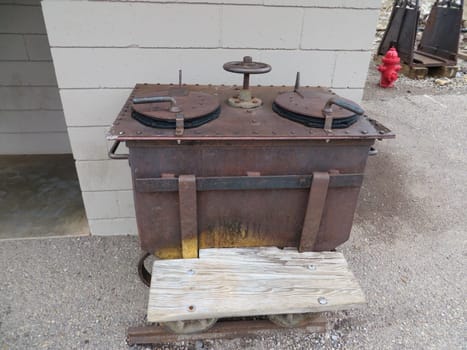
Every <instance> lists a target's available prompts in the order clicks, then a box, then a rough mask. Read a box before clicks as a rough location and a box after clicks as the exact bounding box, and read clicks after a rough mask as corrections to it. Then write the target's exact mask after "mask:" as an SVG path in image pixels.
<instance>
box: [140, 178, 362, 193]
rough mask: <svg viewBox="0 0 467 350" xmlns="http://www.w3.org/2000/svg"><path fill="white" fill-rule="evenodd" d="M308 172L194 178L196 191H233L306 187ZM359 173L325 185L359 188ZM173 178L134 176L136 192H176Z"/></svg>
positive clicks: (176, 187) (332, 179)
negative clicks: (303, 173)
mask: <svg viewBox="0 0 467 350" xmlns="http://www.w3.org/2000/svg"><path fill="white" fill-rule="evenodd" d="M312 181H313V176H312V175H279V176H219V177H197V178H196V190H197V191H225V190H228V191H235V190H240V191H244V190H273V189H306V188H310V186H311V184H312ZM362 181H363V174H335V175H334V174H333V175H331V176H330V179H329V187H360V186H361V185H362ZM178 186H179V181H178V179H177V178H169V177H156V178H142V179H135V190H136V191H137V192H175V191H178Z"/></svg>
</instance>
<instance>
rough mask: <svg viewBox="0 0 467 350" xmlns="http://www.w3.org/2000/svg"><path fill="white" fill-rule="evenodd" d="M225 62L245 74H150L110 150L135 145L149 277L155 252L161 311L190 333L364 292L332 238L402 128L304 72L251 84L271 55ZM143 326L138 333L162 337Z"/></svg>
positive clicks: (294, 319) (324, 306)
mask: <svg viewBox="0 0 467 350" xmlns="http://www.w3.org/2000/svg"><path fill="white" fill-rule="evenodd" d="M224 69H226V70H228V71H231V72H235V73H242V74H244V81H243V86H242V87H236V86H211V85H208V86H206V85H204V86H198V85H185V84H182V83H181V81H180V82H179V84H178V85H159V84H137V85H136V86H135V88H134V89H133V91H132V93H131V94H130V96H129V98H128V100H127V102H126V103H125V105H124V106H123V108H122V110H121V112H120V114H119V115H118V117H117V118H116V120H115V122H114V124H113V126H112V128H111V130H110V132H109V139H111V140H114V141H115V143H114V146H113V147H112V149H111V151H110V157H111V158H122V157H125V156H122V155H119V154H117V153H116V151H117V147H118V144H119V143H120V142H123V141H124V142H126V145H127V146H128V148H129V162H130V166H131V173H132V178H133V188H134V199H135V208H136V218H137V225H138V232H139V238H140V242H141V248H142V250H143V251H144V252H145V254H144V256H143V259H142V260H141V261H140V264H139V271H140V276H141V278H142V280H143V281H144V282H145V283H147V284H149V280H150V274H149V272H148V271H147V270H146V268H145V267H144V258H145V257H146V256H147V255H148V254H151V255H152V254H154V255H155V256H156V257H157V258H160V259H158V260H156V261H155V262H154V266H153V278H152V285H151V293H150V294H151V296H150V303H149V312H148V319H149V320H150V321H153V322H163V323H164V324H165V326H167V327H168V328H170V329H171V330H173V331H175V332H180V333H189V332H195V331H200V330H206V329H208V328H209V327H211V326H212V325H213V324H214V323H215V320H216V319H217V318H219V317H229V316H230V317H231V316H252V315H265V314H269V315H271V314H273V315H276V316H270V319H271V320H272V321H273V322H275V323H276V324H278V325H281V326H284V325H285V326H287V325H288V326H297V325H302V324H304V321H305V320H306V319H309V317H308V316H306V315H309V313H310V312H316V311H325V310H334V309H339V308H342V307H346V306H350V305H354V304H359V303H361V302H363V301H364V297H363V294H362V292H361V290H360V288H359V286H358V283H357V282H356V280H355V278H354V277H353V275H352V274H351V272H350V271H349V270H348V268H347V265H346V263H345V259H344V258H343V256H342V254H341V253H337V252H334V251H333V250H334V249H335V248H336V247H337V246H338V245H340V244H342V243H343V242H345V241H346V240H347V239H348V238H349V234H350V231H351V227H352V220H353V215H354V211H355V208H356V205H357V200H358V194H359V190H360V187H361V184H362V181H363V172H364V169H365V164H366V161H367V158H368V154H369V151H370V148H371V146H372V145H373V144H374V142H375V140H381V139H386V138H393V137H394V135H393V134H392V133H391V132H390V131H389V130H388V129H387V128H385V127H384V126H383V125H381V124H379V123H378V122H376V121H375V120H372V119H370V118H368V117H367V116H366V115H365V114H364V111H363V110H362V108H361V107H360V106H358V105H357V104H355V103H354V102H352V101H350V100H347V99H344V98H341V97H338V96H337V95H335V94H334V93H332V92H331V91H330V90H328V89H325V88H321V87H301V86H300V84H299V74H297V77H296V83H295V86H294V87H274V86H255V87H250V84H249V80H250V74H259V73H266V72H268V71H269V70H270V69H271V67H270V66H269V65H267V64H264V63H258V62H253V61H252V60H251V58H250V57H245V58H244V60H243V61H239V62H228V63H226V64H225V65H224ZM278 248H280V249H278ZM282 248H287V249H282ZM318 252H320V253H318ZM245 262H249V263H248V264H245ZM333 269H335V270H333ZM307 276H308V277H307ZM233 281H235V283H234V282H233ZM307 281H311V282H310V283H311V284H307V283H308V282H307ZM330 282H331V283H330ZM284 283H285V284H286V285H287V288H285V290H284V289H283V288H282V287H281V285H282V286H283V285H284ZM320 283H323V284H320ZM326 283H327V284H326ZM313 286H314V287H313ZM317 286H321V287H320V288H321V289H320V288H318V287H317ZM244 288H249V292H246V291H245V289H244ZM313 288H315V290H313ZM339 288H341V290H340V291H338V289H339ZM271 291H275V292H271ZM291 291H293V292H291ZM341 292H342V293H343V294H339V293H341ZM316 293H318V294H316ZM344 295H345V298H344ZM167 298H168V299H167ZM187 298H188V299H189V300H191V301H189V300H187ZM222 298H224V300H221V299H222ZM246 299H249V300H250V301H253V302H252V303H251V302H250V303H248V302H246V301H245V300H246ZM264 300H269V302H263V301H264ZM303 300H305V302H304V301H303ZM297 303H301V305H300V307H296V305H297ZM247 304H248V305H247ZM273 305H274V306H273ZM294 305H295V306H294ZM277 315H280V316H277ZM236 327H237V328H238V325H237V326H236ZM249 329H251V328H249ZM224 331H225V330H224ZM141 332H143V333H144V332H145V331H144V330H143V331H141V330H138V329H136V330H135V329H134V330H133V333H132V334H133V336H134V337H135V338H134V339H133V341H134V342H140V341H142V339H146V340H147V339H154V338H151V337H149V338H148V337H147V334H146V333H144V334H146V335H145V336H143V335H141V334H142V333H141ZM156 333H157V332H156ZM220 333H222V331H221V332H220ZM138 334H139V335H138ZM157 334H159V335H158V336H159V337H160V332H159V333H157ZM212 334H213V333H212ZM222 334H224V333H222ZM157 339H160V338H157Z"/></svg>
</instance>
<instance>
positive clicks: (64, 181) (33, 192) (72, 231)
mask: <svg viewBox="0 0 467 350" xmlns="http://www.w3.org/2000/svg"><path fill="white" fill-rule="evenodd" d="M77 234H80V235H83V234H84V235H85V234H89V228H88V225H87V220H86V214H85V212H84V206H83V200H82V197H81V192H80V187H79V182H78V177H77V175H76V168H75V163H74V160H73V157H72V156H71V155H46V156H42V155H41V156H37V155H34V156H27V155H26V156H0V239H3V238H20V237H36V236H42V237H44V236H63V235H77Z"/></svg>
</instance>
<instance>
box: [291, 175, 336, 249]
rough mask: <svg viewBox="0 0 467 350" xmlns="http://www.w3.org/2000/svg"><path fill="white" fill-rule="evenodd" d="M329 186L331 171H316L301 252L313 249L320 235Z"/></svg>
mask: <svg viewBox="0 0 467 350" xmlns="http://www.w3.org/2000/svg"><path fill="white" fill-rule="evenodd" d="M328 187H329V173H324V172H314V173H313V180H312V182H311V187H310V195H309V197H308V206H307V208H306V213H305V220H304V222H303V228H302V235H301V237H300V246H299V248H298V250H299V252H305V251H312V250H313V247H314V245H315V242H316V238H317V236H318V232H319V228H320V225H321V217H322V216H323V211H324V206H325V204H326V196H327V193H328Z"/></svg>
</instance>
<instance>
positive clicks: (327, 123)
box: [321, 96, 365, 132]
mask: <svg viewBox="0 0 467 350" xmlns="http://www.w3.org/2000/svg"><path fill="white" fill-rule="evenodd" d="M332 105H336V106H339V107H342V108H344V109H346V110H348V111H351V112H354V113H355V114H357V115H362V114H363V113H365V111H364V110H363V109H362V107H360V106H359V105H357V104H356V103H353V102H352V101H349V100H346V99H343V98H341V97H337V96H333V97H331V98H330V99H329V100H328V102H326V104H325V105H324V108H323V109H322V110H321V112H322V113H323V117H324V118H325V119H324V130H325V131H327V132H332V120H333V117H332V115H331V113H332V108H331V106H332Z"/></svg>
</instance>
